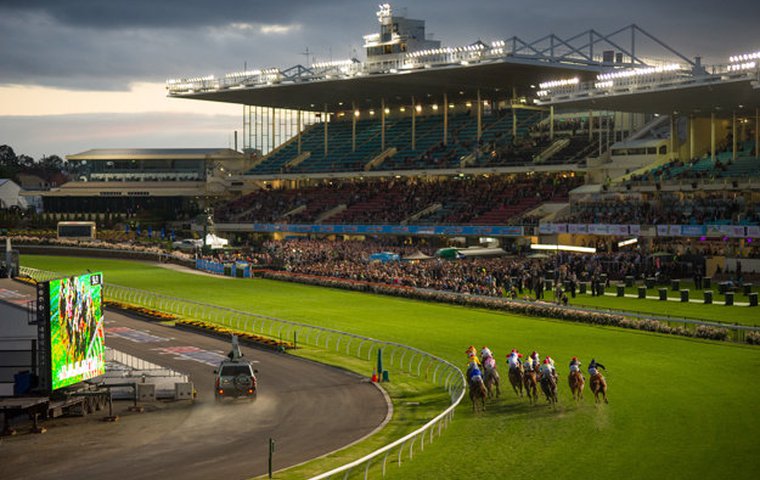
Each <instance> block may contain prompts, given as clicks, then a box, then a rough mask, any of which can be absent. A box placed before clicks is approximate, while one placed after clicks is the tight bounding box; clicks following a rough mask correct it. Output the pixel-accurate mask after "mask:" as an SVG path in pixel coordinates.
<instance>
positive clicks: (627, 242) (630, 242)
mask: <svg viewBox="0 0 760 480" xmlns="http://www.w3.org/2000/svg"><path fill="white" fill-rule="evenodd" d="M636 243H639V239H638V238H629V239H628V240H622V241H620V242H618V244H617V245H618V248H620V247H627V246H628V245H633V244H636Z"/></svg>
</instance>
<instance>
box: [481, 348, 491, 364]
mask: <svg viewBox="0 0 760 480" xmlns="http://www.w3.org/2000/svg"><path fill="white" fill-rule="evenodd" d="M488 357H493V353H492V352H491V349H490V348H488V347H483V349H482V350H481V351H480V359H481V360H482V361H484V362H485V360H486V358H488Z"/></svg>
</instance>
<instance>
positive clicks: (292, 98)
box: [173, 57, 599, 112]
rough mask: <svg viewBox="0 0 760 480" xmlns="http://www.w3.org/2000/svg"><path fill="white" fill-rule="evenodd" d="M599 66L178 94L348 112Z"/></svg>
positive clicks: (494, 67)
mask: <svg viewBox="0 0 760 480" xmlns="http://www.w3.org/2000/svg"><path fill="white" fill-rule="evenodd" d="M598 72H599V68H598V67H591V66H584V65H573V64H559V63H555V64H553V63H549V62H546V61H543V60H533V59H525V58H517V57H506V58H504V59H501V60H497V61H492V62H488V63H480V64H475V65H459V64H457V65H451V66H447V67H437V68H434V69H419V70H410V71H401V72H398V73H382V74H371V75H362V76H356V77H352V78H345V79H331V80H319V81H310V82H303V83H298V82H282V83H280V84H274V85H269V86H254V87H248V88H238V89H232V88H228V89H223V88H221V89H218V90H208V91H203V92H194V93H175V94H173V96H175V97H179V98H193V99H199V100H211V101H215V102H227V103H238V104H243V105H257V106H264V107H274V108H284V109H291V110H310V111H317V112H318V111H324V110H327V111H330V112H334V111H341V110H349V109H351V108H352V104H355V105H356V108H360V109H361V108H370V107H371V108H379V107H380V105H381V101H382V100H384V101H385V104H386V106H389V107H393V106H400V105H410V104H411V99H412V97H414V98H415V100H416V101H417V102H428V101H431V99H432V100H433V101H441V99H442V97H443V95H444V94H446V95H448V98H449V101H452V102H453V101H455V100H456V99H457V98H460V97H463V98H468V99H473V98H475V97H476V95H477V92H478V91H480V92H481V96H482V97H483V99H490V98H493V97H499V98H502V99H504V98H510V97H511V96H512V88H513V87H514V88H517V89H518V93H519V94H521V95H528V94H529V95H530V96H533V94H532V93H531V91H532V88H531V86H533V87H534V88H535V87H536V86H537V85H538V84H539V83H541V82H544V81H547V80H551V79H554V78H557V77H558V76H559V77H576V76H577V77H580V79H581V80H591V79H593V78H594V77H595V76H596V74H597V73H598Z"/></svg>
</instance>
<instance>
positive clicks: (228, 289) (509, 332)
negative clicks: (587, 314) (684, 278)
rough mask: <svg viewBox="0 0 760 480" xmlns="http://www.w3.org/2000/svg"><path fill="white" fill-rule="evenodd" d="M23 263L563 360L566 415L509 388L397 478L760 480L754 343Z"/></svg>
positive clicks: (134, 269)
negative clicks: (573, 388) (597, 392)
mask: <svg viewBox="0 0 760 480" xmlns="http://www.w3.org/2000/svg"><path fill="white" fill-rule="evenodd" d="M22 264H23V265H25V266H30V267H36V268H41V269H46V270H53V271H58V272H62V273H75V272H82V271H85V269H87V268H89V269H91V270H92V271H103V272H104V278H105V281H106V282H110V283H115V284H120V285H125V286H131V287H135V288H142V289H146V290H151V291H155V292H157V293H163V294H167V295H175V296H178V297H183V298H187V299H192V300H196V301H201V302H206V303H210V304H216V305H224V306H229V307H233V308H236V309H240V310H246V311H251V312H256V313H262V314H267V315H273V316H276V317H280V318H283V319H288V320H295V321H301V322H305V323H310V324H315V325H322V326H326V327H331V328H336V329H339V330H344V331H348V332H353V333H357V334H362V335H367V336H371V337H375V338H379V339H383V340H388V341H396V342H401V343H405V344H407V345H410V346H413V347H417V348H420V349H422V350H425V351H428V352H431V353H434V354H436V355H439V356H441V357H443V358H446V359H448V360H450V361H452V362H455V363H456V364H458V365H461V366H462V367H464V366H465V364H464V360H465V356H464V350H465V348H466V347H467V346H468V345H471V344H472V345H475V346H477V347H478V348H480V347H481V346H483V345H488V346H489V347H490V348H491V349H492V350H493V351H494V353H495V354H496V356H497V360H498V361H499V366H500V368H501V371H502V377H504V379H506V371H505V368H504V355H505V354H506V353H507V352H508V351H510V350H511V349H512V348H518V349H520V350H521V351H522V352H525V353H529V352H530V351H531V350H534V349H536V350H538V351H539V353H540V354H541V355H542V356H543V355H551V356H552V357H553V358H555V359H556V360H557V365H558V369H559V372H560V377H561V381H560V385H559V387H560V388H559V400H560V401H559V406H558V408H556V409H554V410H553V409H551V408H549V407H548V406H546V405H545V404H544V403H543V401H542V402H541V403H540V404H539V405H538V406H530V405H529V404H528V401H527V400H526V399H524V398H520V397H517V396H516V395H515V394H514V393H512V392H511V391H509V390H508V388H507V387H506V386H505V387H504V388H503V391H502V398H501V399H499V400H497V401H492V402H491V403H489V404H488V409H487V411H486V412H485V413H477V414H473V413H471V407H470V404H469V401H468V400H466V401H465V403H464V404H463V406H462V407H460V409H459V410H458V413H457V416H456V418H455V421H454V422H453V423H452V425H451V426H450V428H449V429H448V430H447V431H446V432H445V433H444V435H443V437H442V438H441V439H440V440H438V441H436V442H434V443H433V444H432V445H429V446H426V447H425V452H424V453H423V454H419V455H416V456H415V458H414V460H413V461H411V462H408V461H406V462H404V466H403V467H402V468H400V469H399V468H397V467H395V465H393V468H389V470H388V473H389V478H435V479H446V478H464V477H472V476H476V477H477V476H487V477H490V478H505V477H507V476H509V477H521V478H568V479H577V478H705V479H706V478H755V477H756V475H757V472H758V471H760V443H759V442H758V440H759V439H760V385H759V384H758V382H757V381H755V379H756V375H757V372H758V371H760V348H758V347H753V346H748V345H739V344H732V343H727V342H711V341H703V340H697V339H690V338H683V337H675V336H666V335H659V334H652V333H648V332H641V331H634V330H624V329H619V328H612V327H597V326H590V325H582V324H574V323H566V322H561V321H553V320H545V319H539V318H528V317H521V316H517V315H511V314H505V313H501V312H494V311H487V310H480V309H473V308H466V307H459V306H452V305H445V304H432V303H424V302H420V301H413V300H406V299H401V298H395V297H387V296H380V295H370V294H364V293H357V292H348V291H343V290H336V289H327V288H320V287H312V286H306V285H299V284H291V283H283V282H275V281H268V280H260V279H254V280H236V279H234V280H233V279H222V278H210V277H206V276H200V275H192V274H185V273H178V272H174V271H170V270H167V269H164V268H162V267H159V266H154V265H149V264H144V263H135V262H128V261H117V260H102V259H82V258H63V257H43V256H24V257H23V258H22ZM589 298H591V297H589ZM610 299H611V300H616V299H615V298H612V297H610ZM604 300H607V298H606V297H605V298H604ZM631 301H636V300H635V299H631ZM649 303H654V304H657V302H656V301H653V302H649ZM662 303H665V302H662ZM668 303H670V302H668ZM696 307H697V308H704V307H703V306H699V305H697V306H696ZM746 310H750V309H749V308H747V309H746ZM705 311H706V310H705ZM716 311H717V312H720V313H719V314H717V315H722V316H721V317H715V318H708V319H709V320H723V321H731V320H732V318H730V317H728V314H727V313H725V312H729V311H730V312H735V311H737V310H735V309H731V308H730V307H721V308H720V309H719V310H716ZM757 312H758V314H759V315H760V310H758V311H757ZM689 316H692V315H689ZM573 355H577V356H578V357H579V358H580V359H581V361H582V362H583V363H584V365H587V364H588V362H589V360H590V359H591V358H592V357H595V358H596V359H597V360H598V361H600V362H601V363H603V364H605V365H606V366H607V368H608V372H607V380H608V383H609V398H610V403H609V404H608V405H598V406H597V405H595V404H594V402H593V398H592V395H591V394H590V393H589V392H588V390H586V394H585V400H583V401H582V402H580V403H575V402H573V401H572V399H571V396H570V392H569V389H568V387H567V382H566V375H567V363H568V361H569V359H570V357H571V356H573ZM393 376H394V372H391V379H393ZM505 382H506V380H505ZM331 466H332V465H331Z"/></svg>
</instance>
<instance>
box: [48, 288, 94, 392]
mask: <svg viewBox="0 0 760 480" xmlns="http://www.w3.org/2000/svg"><path fill="white" fill-rule="evenodd" d="M102 285H103V275H102V274H101V273H88V274H85V275H80V276H74V277H70V278H62V279H59V280H52V281H50V287H49V288H50V353H51V378H52V389H53V390H55V389H58V388H61V387H65V386H68V385H72V384H74V383H77V382H81V381H83V380H87V379H89V378H93V377H97V376H98V375H102V374H104V373H105V330H104V327H103V294H102Z"/></svg>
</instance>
